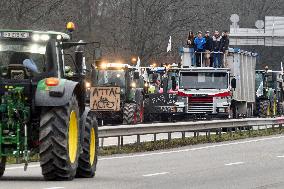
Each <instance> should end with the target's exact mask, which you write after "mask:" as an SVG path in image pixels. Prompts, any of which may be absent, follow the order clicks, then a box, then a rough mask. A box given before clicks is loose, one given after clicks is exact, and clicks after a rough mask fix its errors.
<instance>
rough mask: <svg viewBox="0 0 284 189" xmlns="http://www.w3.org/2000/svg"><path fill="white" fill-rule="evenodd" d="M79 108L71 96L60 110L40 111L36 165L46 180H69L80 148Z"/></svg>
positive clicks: (75, 99)
mask: <svg viewBox="0 0 284 189" xmlns="http://www.w3.org/2000/svg"><path fill="white" fill-rule="evenodd" d="M79 133H80V128H79V108H78V101H77V98H76V96H75V95H73V96H72V98H71V99H70V102H69V103H68V104H67V105H65V106H63V107H53V108H51V109H49V110H46V111H42V115H41V120H40V139H39V140H40V146H39V147H40V153H39V156H40V166H41V168H42V174H43V176H44V178H45V179H46V180H72V179H73V178H74V177H75V175H76V170H77V166H78V157H79V149H80V146H79V145H80V143H79V141H80V134H79Z"/></svg>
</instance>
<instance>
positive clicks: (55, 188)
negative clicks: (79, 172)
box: [44, 187, 64, 189]
mask: <svg viewBox="0 0 284 189" xmlns="http://www.w3.org/2000/svg"><path fill="white" fill-rule="evenodd" d="M44 189H64V187H51V188H44Z"/></svg>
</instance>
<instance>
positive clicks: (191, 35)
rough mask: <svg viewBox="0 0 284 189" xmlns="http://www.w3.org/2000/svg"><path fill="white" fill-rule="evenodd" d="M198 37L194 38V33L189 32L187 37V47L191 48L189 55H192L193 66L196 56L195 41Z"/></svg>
mask: <svg viewBox="0 0 284 189" xmlns="http://www.w3.org/2000/svg"><path fill="white" fill-rule="evenodd" d="M195 38H196V37H195V36H194V33H193V32H192V31H189V32H188V36H187V41H186V43H187V46H188V48H189V53H191V57H192V58H191V66H195V56H194V39H195Z"/></svg>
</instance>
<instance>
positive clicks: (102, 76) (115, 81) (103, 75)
mask: <svg viewBox="0 0 284 189" xmlns="http://www.w3.org/2000/svg"><path fill="white" fill-rule="evenodd" d="M97 77H98V85H99V86H108V85H109V86H117V87H122V88H124V87H125V71H124V70H98V73H97Z"/></svg>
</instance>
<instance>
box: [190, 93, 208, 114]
mask: <svg viewBox="0 0 284 189" xmlns="http://www.w3.org/2000/svg"><path fill="white" fill-rule="evenodd" d="M212 112H213V97H189V99H188V113H192V114H207V113H212Z"/></svg>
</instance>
